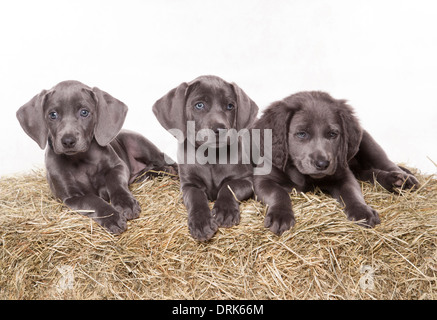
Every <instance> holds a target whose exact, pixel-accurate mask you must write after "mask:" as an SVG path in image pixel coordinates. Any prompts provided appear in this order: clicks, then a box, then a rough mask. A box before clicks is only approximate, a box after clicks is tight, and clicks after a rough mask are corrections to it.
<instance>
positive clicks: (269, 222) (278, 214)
mask: <svg viewBox="0 0 437 320" xmlns="http://www.w3.org/2000/svg"><path fill="white" fill-rule="evenodd" d="M294 224H295V219H294V214H293V211H291V210H284V209H280V210H277V209H273V210H272V208H271V209H269V211H268V212H267V215H266V218H265V219H264V226H265V227H266V228H269V229H270V231H272V232H273V233H275V234H277V235H278V236H280V235H281V234H282V233H284V231H287V230H289V229H290V228H291V227H293V226H294Z"/></svg>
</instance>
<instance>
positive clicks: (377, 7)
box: [0, 0, 437, 175]
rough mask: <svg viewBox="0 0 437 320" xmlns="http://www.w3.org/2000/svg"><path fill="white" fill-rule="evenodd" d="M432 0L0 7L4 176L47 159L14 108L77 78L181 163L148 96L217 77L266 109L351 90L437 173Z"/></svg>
mask: <svg viewBox="0 0 437 320" xmlns="http://www.w3.org/2000/svg"><path fill="white" fill-rule="evenodd" d="M436 17H437V2H435V1H433V0H430V1H426V0H408V1H406V0H370V1H369V0H367V1H358V0H357V1H351V0H330V1H325V0H274V1H272V0H217V1H208V0H186V1H183V0H179V1H178V0H154V1H152V0H149V1H146V0H142V1H134V0H124V1H112V0H103V1H94V0H75V1H70V0H66V1H64V0H54V1H47V0H38V1H33V0H32V1H20V0H14V1H1V2H0V90H1V103H0V110H1V117H0V175H5V174H13V173H16V172H26V171H29V170H31V169H32V168H34V167H35V166H36V167H39V166H42V164H43V162H44V152H43V151H42V150H40V149H39V147H38V146H37V144H36V143H35V142H34V141H33V140H31V139H30V138H29V137H28V136H27V135H26V134H25V133H24V131H22V129H21V127H20V126H19V123H18V121H17V120H16V117H15V112H16V110H17V109H18V108H19V107H20V106H21V105H23V104H24V103H26V102H27V101H28V100H30V99H31V98H32V97H33V96H34V95H35V94H37V93H39V92H40V91H41V90H42V89H49V88H51V87H52V86H54V85H55V84H56V83H58V82H60V81H62V80H69V79H75V80H79V81H82V82H84V83H85V84H87V85H89V86H97V87H99V88H100V89H102V90H105V91H107V92H109V93H110V94H111V95H113V96H114V97H116V98H118V99H119V100H122V101H123V102H125V103H126V104H127V105H128V106H129V112H128V115H127V119H126V122H125V125H124V127H125V128H128V129H132V130H136V131H138V132H140V133H142V134H143V135H145V136H146V137H148V138H149V139H150V140H152V141H153V142H154V143H155V144H156V145H157V146H158V147H160V148H161V149H162V150H163V151H165V152H166V153H168V154H169V155H170V156H173V157H174V158H176V157H175V155H176V140H175V139H174V138H173V137H172V136H171V135H170V134H168V133H167V132H166V131H165V130H164V129H162V128H161V126H160V125H159V123H158V121H157V120H156V119H155V117H154V116H153V113H152V111H151V107H152V105H153V103H154V102H155V101H156V100H157V99H159V98H160V97H161V96H163V95H164V94H165V93H167V92H168V91H169V90H170V89H172V88H174V87H176V86H177V85H179V84H180V83H181V82H183V81H190V80H192V79H194V78H195V77H197V76H199V75H203V74H215V75H218V76H220V77H222V78H224V79H225V80H227V81H230V82H231V81H232V82H236V83H237V84H238V85H239V86H240V87H241V88H243V90H244V91H245V92H246V93H247V94H248V95H249V96H250V97H251V98H252V99H253V100H254V101H255V102H257V104H258V105H259V107H260V108H261V110H262V109H263V108H265V107H266V106H267V105H268V104H269V103H271V102H273V101H275V100H279V99H282V98H284V97H286V96H288V95H290V94H292V93H295V92H297V91H300V90H324V91H327V92H329V93H331V95H333V96H334V97H335V98H345V99H348V100H349V103H350V104H351V105H352V106H354V108H355V110H356V113H357V115H358V117H359V118H360V119H361V123H362V125H363V127H365V128H366V129H367V130H368V131H369V132H370V133H371V134H372V135H373V136H374V137H375V139H376V140H377V141H378V142H379V143H380V144H381V145H382V146H383V148H384V149H385V150H386V151H387V153H388V155H389V156H390V158H391V159H392V160H394V161H395V162H403V163H406V164H407V165H409V166H413V167H417V168H419V169H420V170H421V171H422V172H427V173H436V172H437V168H436V166H435V165H434V164H433V163H432V162H431V161H430V160H429V159H428V158H430V159H432V160H433V161H434V162H437V148H436V141H437V98H436V97H437V92H436V91H437V19H436Z"/></svg>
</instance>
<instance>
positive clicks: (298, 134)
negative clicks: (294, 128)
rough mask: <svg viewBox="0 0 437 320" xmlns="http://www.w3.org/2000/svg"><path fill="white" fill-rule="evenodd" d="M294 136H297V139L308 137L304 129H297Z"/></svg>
mask: <svg viewBox="0 0 437 320" xmlns="http://www.w3.org/2000/svg"><path fill="white" fill-rule="evenodd" d="M296 137H298V138H299V139H305V138H307V137H308V133H306V132H305V131H299V132H297V133H296Z"/></svg>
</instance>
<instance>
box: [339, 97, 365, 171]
mask: <svg viewBox="0 0 437 320" xmlns="http://www.w3.org/2000/svg"><path fill="white" fill-rule="evenodd" d="M338 103H339V105H338V107H339V109H338V114H339V116H340V122H341V126H342V129H343V134H342V135H341V138H342V142H341V148H342V150H341V152H340V154H341V156H342V157H343V159H341V160H342V162H343V164H344V165H346V166H347V163H348V162H349V161H350V160H351V159H352V158H353V157H354V156H355V155H356V153H357V152H358V149H359V147H360V143H361V138H362V136H363V129H362V128H361V125H360V123H359V121H358V119H357V117H356V116H355V115H354V111H353V109H352V107H351V106H349V105H348V104H346V100H338Z"/></svg>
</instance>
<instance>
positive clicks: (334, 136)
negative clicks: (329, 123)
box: [328, 131, 338, 139]
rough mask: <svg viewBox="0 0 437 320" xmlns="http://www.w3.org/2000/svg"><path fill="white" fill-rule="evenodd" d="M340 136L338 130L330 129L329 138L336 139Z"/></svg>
mask: <svg viewBox="0 0 437 320" xmlns="http://www.w3.org/2000/svg"><path fill="white" fill-rule="evenodd" d="M337 137H338V132H336V131H330V132H329V133H328V138H329V139H335V138H337Z"/></svg>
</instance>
